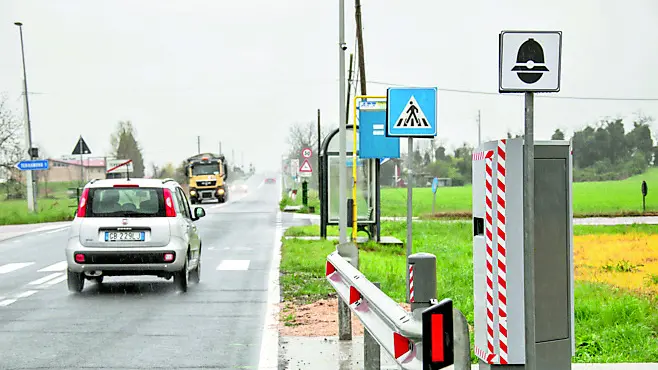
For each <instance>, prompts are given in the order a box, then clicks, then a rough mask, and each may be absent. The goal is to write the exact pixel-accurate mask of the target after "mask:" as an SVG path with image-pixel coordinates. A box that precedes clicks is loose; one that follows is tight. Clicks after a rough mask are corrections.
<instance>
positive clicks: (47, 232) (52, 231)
mask: <svg viewBox="0 0 658 370" xmlns="http://www.w3.org/2000/svg"><path fill="white" fill-rule="evenodd" d="M68 228H69V227H68V226H67V227H65V228H62V229H56V230H51V231H46V232H45V233H44V234H54V233H58V232H60V231H64V230H66V229H68Z"/></svg>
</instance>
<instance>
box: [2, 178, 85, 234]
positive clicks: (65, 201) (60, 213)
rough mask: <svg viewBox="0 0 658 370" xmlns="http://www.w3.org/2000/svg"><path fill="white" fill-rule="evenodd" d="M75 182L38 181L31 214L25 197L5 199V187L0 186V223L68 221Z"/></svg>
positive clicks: (70, 218) (70, 216)
mask: <svg viewBox="0 0 658 370" xmlns="http://www.w3.org/2000/svg"><path fill="white" fill-rule="evenodd" d="M78 185H79V184H78V183H77V182H54V183H53V182H51V183H47V184H46V183H45V182H41V183H39V197H38V198H37V207H38V209H39V212H37V213H34V214H31V213H29V212H28V209H27V200H25V199H10V200H6V199H7V189H6V188H2V187H0V197H1V198H0V199H2V201H0V225H20V224H36V223H42V222H57V221H69V220H72V219H73V216H74V212H75V206H76V205H77V202H78V200H77V197H76V193H75V190H70V188H76V187H78Z"/></svg>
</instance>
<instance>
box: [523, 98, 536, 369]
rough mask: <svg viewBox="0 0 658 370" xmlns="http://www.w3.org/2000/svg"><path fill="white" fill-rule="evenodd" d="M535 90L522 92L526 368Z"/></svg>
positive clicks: (531, 354)
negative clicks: (523, 103) (523, 121)
mask: <svg viewBox="0 0 658 370" xmlns="http://www.w3.org/2000/svg"><path fill="white" fill-rule="evenodd" d="M533 126H534V94H533V93H532V92H526V93H525V135H524V137H523V143H524V145H523V225H524V228H523V279H524V280H525V281H524V282H523V283H524V284H523V286H524V292H523V293H524V306H525V307H524V310H525V358H526V369H527V370H535V369H536V368H537V366H536V363H537V358H536V355H537V353H536V348H535V145H534V143H535V141H534V127H533Z"/></svg>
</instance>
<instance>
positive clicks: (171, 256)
mask: <svg viewBox="0 0 658 370" xmlns="http://www.w3.org/2000/svg"><path fill="white" fill-rule="evenodd" d="M164 260H165V262H171V261H173V260H174V254H173V253H165V255H164Z"/></svg>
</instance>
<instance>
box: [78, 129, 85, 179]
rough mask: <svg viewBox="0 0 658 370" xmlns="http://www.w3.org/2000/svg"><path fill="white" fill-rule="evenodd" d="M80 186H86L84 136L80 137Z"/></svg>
mask: <svg viewBox="0 0 658 370" xmlns="http://www.w3.org/2000/svg"><path fill="white" fill-rule="evenodd" d="M79 145H80V186H82V185H83V184H84V181H85V173H84V171H85V168H84V163H83V162H82V161H83V160H84V159H83V158H82V153H83V151H82V136H80V143H79Z"/></svg>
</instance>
